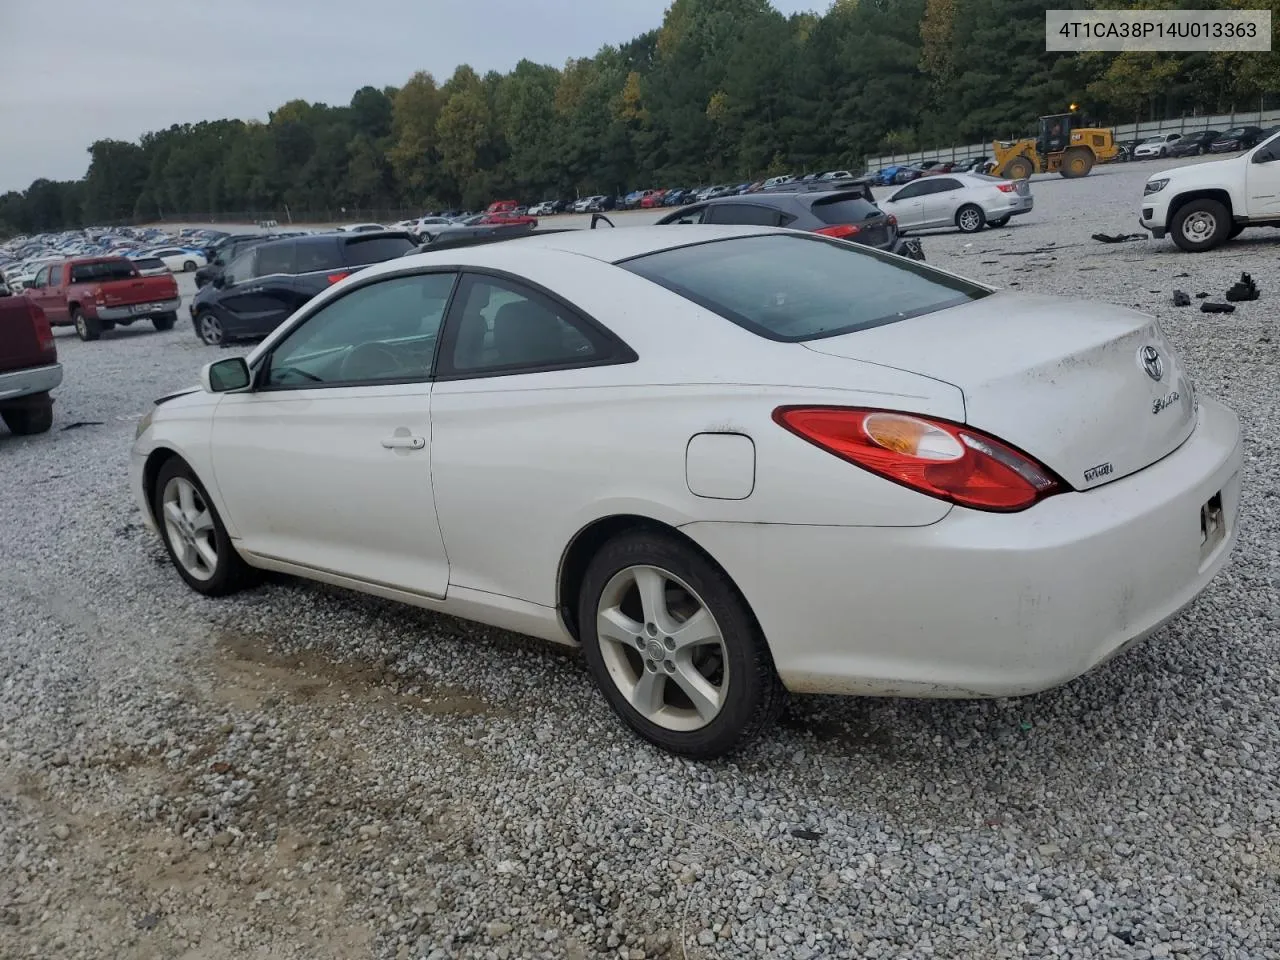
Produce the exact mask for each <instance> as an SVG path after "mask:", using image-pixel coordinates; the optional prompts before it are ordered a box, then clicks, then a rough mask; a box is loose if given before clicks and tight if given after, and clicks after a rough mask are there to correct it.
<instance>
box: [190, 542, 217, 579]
mask: <svg viewBox="0 0 1280 960" xmlns="http://www.w3.org/2000/svg"><path fill="white" fill-rule="evenodd" d="M195 555H196V556H197V557H198V558H199V559H200V560H202V561H204V565H205V567H206V568H207V569H208V570H209V571H210V572H212V571H213V570H215V569H216V568H217V566H218V551H217V550H215V549H214V548H213V544H211V543H210V542H209V541H208V540H206V539H205V538H204V537H197V538H196V541H195Z"/></svg>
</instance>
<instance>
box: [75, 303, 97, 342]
mask: <svg viewBox="0 0 1280 960" xmlns="http://www.w3.org/2000/svg"><path fill="white" fill-rule="evenodd" d="M71 322H72V323H74V324H75V327H76V333H77V334H79V336H80V339H81V340H97V339H98V338H99V337H100V336H102V322H101V321H100V320H99V319H98V318H97V317H86V316H85V315H84V311H83V310H81V309H80V308H79V307H75V308H74V309H73V310H72V311H71Z"/></svg>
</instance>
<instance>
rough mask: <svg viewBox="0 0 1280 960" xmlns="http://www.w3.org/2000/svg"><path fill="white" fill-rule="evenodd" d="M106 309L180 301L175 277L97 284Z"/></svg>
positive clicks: (131, 278)
mask: <svg viewBox="0 0 1280 960" xmlns="http://www.w3.org/2000/svg"><path fill="white" fill-rule="evenodd" d="M95 289H96V290H97V292H98V293H100V294H101V295H102V299H101V300H100V301H99V304H100V305H101V306H106V307H131V306H133V305H135V304H139V303H161V302H163V301H165V300H176V299H178V284H177V283H176V282H175V281H174V279H173V277H166V276H160V277H130V278H129V279H127V280H106V281H104V282H102V283H98V284H95Z"/></svg>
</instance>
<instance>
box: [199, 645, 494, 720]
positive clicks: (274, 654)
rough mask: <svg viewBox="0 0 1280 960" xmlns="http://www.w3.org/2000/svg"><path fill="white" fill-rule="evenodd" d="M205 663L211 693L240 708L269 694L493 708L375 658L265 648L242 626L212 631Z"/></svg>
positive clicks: (422, 707) (429, 707)
mask: <svg viewBox="0 0 1280 960" xmlns="http://www.w3.org/2000/svg"><path fill="white" fill-rule="evenodd" d="M211 667H212V669H213V672H214V674H215V676H216V678H217V680H216V683H215V684H214V686H213V688H212V690H211V691H210V692H211V694H212V696H213V698H214V699H215V700H217V701H218V702H221V703H224V704H226V705H227V706H230V707H234V708H237V709H240V710H260V709H263V708H264V707H267V706H269V701H271V700H272V699H273V698H274V699H281V698H283V699H285V700H288V701H290V702H292V703H301V704H315V705H321V706H322V705H326V704H352V705H357V704H358V705H361V706H365V707H369V706H375V707H385V708H389V709H404V708H412V709H414V710H418V711H421V712H424V713H429V714H449V715H454V716H476V715H478V714H485V713H494V712H497V710H498V708H495V707H494V706H493V705H492V704H489V703H486V702H485V701H484V700H483V699H481V698H480V697H478V696H476V695H475V694H474V693H472V692H470V691H467V690H464V689H461V688H458V687H451V686H448V685H446V684H428V683H423V682H422V681H419V680H409V679H405V678H403V677H399V676H397V675H396V674H395V673H393V672H392V671H391V670H389V669H387V668H386V667H385V666H382V665H379V664H373V663H350V662H337V661H334V660H330V659H329V658H327V657H325V656H324V655H323V654H321V653H317V652H315V651H310V650H303V651H299V652H296V653H288V654H286V653H282V652H279V651H275V650H272V649H271V646H270V638H267V637H261V636H254V635H251V634H247V633H244V632H242V631H235V630H222V631H220V632H219V633H218V636H217V640H216V643H215V647H214V655H213V659H212V662H211Z"/></svg>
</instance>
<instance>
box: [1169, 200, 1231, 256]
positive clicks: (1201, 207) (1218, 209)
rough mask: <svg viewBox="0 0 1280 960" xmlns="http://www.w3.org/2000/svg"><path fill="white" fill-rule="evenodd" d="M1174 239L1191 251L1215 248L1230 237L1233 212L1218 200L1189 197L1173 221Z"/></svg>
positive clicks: (1181, 247)
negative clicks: (1191, 198)
mask: <svg viewBox="0 0 1280 960" xmlns="http://www.w3.org/2000/svg"><path fill="white" fill-rule="evenodd" d="M1170 226H1171V227H1172V229H1171V230H1170V233H1171V234H1172V235H1173V242H1174V243H1175V244H1177V245H1178V247H1179V249H1182V250H1185V251H1187V252H1188V253H1201V252H1203V251H1205V250H1212V249H1213V248H1214V247H1217V246H1220V245H1221V244H1223V243H1225V242H1226V241H1227V238H1228V235H1229V234H1230V232H1231V227H1232V222H1231V215H1230V214H1229V213H1228V212H1227V208H1226V207H1225V206H1223V205H1222V204H1221V203H1219V202H1218V201H1217V200H1210V199H1207V198H1201V199H1198V200H1190V201H1188V202H1187V203H1184V204H1183V205H1182V206H1181V207H1179V208H1178V212H1177V213H1176V214H1174V217H1173V223H1172V224H1170Z"/></svg>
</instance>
